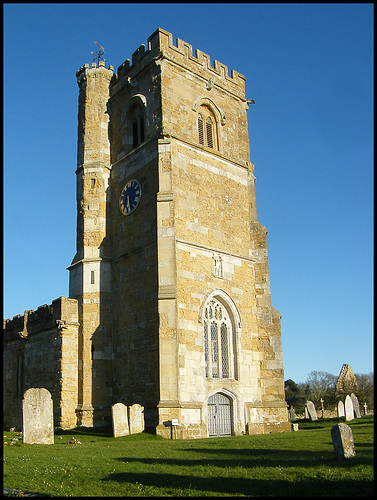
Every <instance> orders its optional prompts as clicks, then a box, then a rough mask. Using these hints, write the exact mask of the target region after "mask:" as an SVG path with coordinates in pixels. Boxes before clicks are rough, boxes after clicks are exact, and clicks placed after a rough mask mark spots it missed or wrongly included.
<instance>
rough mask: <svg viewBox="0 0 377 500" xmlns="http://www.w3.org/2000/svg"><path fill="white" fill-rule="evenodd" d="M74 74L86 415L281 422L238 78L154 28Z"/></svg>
mask: <svg viewBox="0 0 377 500" xmlns="http://www.w3.org/2000/svg"><path fill="white" fill-rule="evenodd" d="M77 78H78V84H79V113H78V120H79V123H78V164H77V170H76V175H77V252H76V255H75V257H74V259H73V261H72V264H71V266H70V267H69V270H70V298H74V299H77V301H78V304H79V323H80V327H79V341H78V351H79V365H78V367H79V368H78V369H79V394H78V402H79V403H78V407H77V410H76V413H77V418H78V424H79V425H85V426H86V425H97V424H98V423H101V422H103V421H104V419H105V418H106V416H109V415H110V408H111V405H112V404H114V403H117V402H122V403H124V404H126V405H132V404H134V403H139V404H140V405H142V406H143V407H144V416H145V425H146V428H147V429H155V430H156V432H157V433H158V434H160V435H162V436H164V437H170V436H171V423H172V420H173V419H174V420H177V421H178V426H177V427H176V430H177V437H178V438H191V437H207V436H221V435H224V436H225V435H232V434H236V435H240V434H243V433H264V432H281V431H285V430H290V424H289V422H288V419H287V409H286V404H285V400H284V374H283V361H282V347H281V333H280V314H279V313H278V311H277V310H276V309H274V308H273V307H272V305H271V296H270V284H269V270H268V257H267V242H266V235H267V230H266V229H265V228H264V227H263V226H262V225H261V224H260V223H259V222H258V220H257V212H256V201H255V177H254V174H253V168H254V166H253V165H252V163H251V162H250V151H249V138H248V126H247V109H248V104H249V102H250V101H248V100H247V99H246V97H245V78H244V77H243V76H242V75H241V74H239V73H237V72H236V71H232V73H231V75H228V69H227V67H226V66H224V65H223V64H221V63H219V62H218V61H214V65H213V66H212V65H211V62H210V58H209V56H208V55H206V54H204V53H203V52H201V51H199V50H197V51H196V54H195V55H193V51H192V47H191V45H189V44H188V43H186V42H184V41H182V40H180V39H178V40H177V44H176V45H174V43H173V39H172V35H171V34H170V33H168V32H167V31H165V30H162V29H157V30H156V31H155V32H154V33H153V34H152V35H151V36H150V37H149V39H148V46H147V48H145V46H144V45H142V46H141V47H139V49H137V50H136V51H135V52H134V54H133V55H132V60H131V61H130V60H126V61H125V62H124V63H123V64H122V65H121V66H120V67H119V68H118V71H117V74H113V71H112V67H110V69H106V68H105V66H104V63H102V62H99V65H98V67H97V65H95V64H94V65H92V68H89V66H88V65H85V66H84V67H83V68H81V69H80V70H79V71H78V72H77Z"/></svg>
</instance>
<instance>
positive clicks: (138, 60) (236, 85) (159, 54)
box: [112, 28, 246, 97]
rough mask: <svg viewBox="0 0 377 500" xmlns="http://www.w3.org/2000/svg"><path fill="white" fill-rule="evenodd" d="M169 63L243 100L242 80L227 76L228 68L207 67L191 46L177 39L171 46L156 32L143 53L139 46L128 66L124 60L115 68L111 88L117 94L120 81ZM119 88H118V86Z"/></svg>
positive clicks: (201, 54)
mask: <svg viewBox="0 0 377 500" xmlns="http://www.w3.org/2000/svg"><path fill="white" fill-rule="evenodd" d="M164 58H165V59H169V60H170V61H171V62H173V63H176V64H177V65H180V66H183V67H184V68H185V69H186V70H189V71H190V70H191V71H192V73H195V74H196V75H198V74H199V75H201V76H202V77H203V79H205V80H206V81H207V82H208V85H209V86H213V85H219V86H222V87H226V88H228V90H230V91H232V92H233V93H235V94H237V95H239V96H240V97H242V96H244V93H245V80H246V78H245V77H244V76H243V75H242V74H241V73H238V72H237V71H235V70H232V71H231V75H230V76H229V74H228V67H227V66H226V65H225V64H222V63H221V62H219V61H217V60H214V63H213V65H212V64H211V59H210V56H209V55H207V54H205V53H204V52H202V51H201V50H199V49H196V50H195V55H194V54H193V48H192V46H191V45H190V44H189V43H187V42H185V41H183V40H181V39H180V38H178V39H177V44H176V45H174V43H173V35H172V34H171V33H169V32H168V31H165V30H163V29H161V28H158V29H157V30H156V31H155V32H154V33H153V34H152V35H151V36H150V37H149V38H148V45H147V49H146V48H145V45H144V44H142V45H141V46H140V47H139V48H138V49H137V50H136V51H135V52H134V53H133V54H132V60H131V62H130V60H129V59H127V60H126V61H125V62H124V63H123V64H121V65H120V66H119V67H118V70H117V71H118V74H117V75H114V78H113V80H112V85H113V86H115V87H116V89H114V90H115V91H116V90H118V88H119V86H123V84H124V80H123V79H124V78H125V77H126V81H127V82H128V83H131V82H130V79H131V78H132V77H134V76H135V75H136V73H137V72H139V71H140V70H142V69H143V68H145V67H146V66H147V65H148V64H150V63H151V61H153V60H156V61H157V60H158V59H164ZM119 84H120V85H119Z"/></svg>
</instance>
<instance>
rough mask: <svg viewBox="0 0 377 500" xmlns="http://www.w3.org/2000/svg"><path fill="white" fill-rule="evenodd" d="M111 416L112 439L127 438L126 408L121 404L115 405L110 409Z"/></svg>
mask: <svg viewBox="0 0 377 500" xmlns="http://www.w3.org/2000/svg"><path fill="white" fill-rule="evenodd" d="M111 416H112V420H113V434H114V437H115V438H116V437H121V436H128V434H129V433H130V432H129V428H128V412H127V406H126V405H124V404H123V403H115V405H113V406H112V407H111Z"/></svg>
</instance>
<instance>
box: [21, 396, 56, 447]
mask: <svg viewBox="0 0 377 500" xmlns="http://www.w3.org/2000/svg"><path fill="white" fill-rule="evenodd" d="M22 441H23V442H24V443H26V444H54V417H53V404H52V397H51V394H50V393H49V391H48V390H47V389H43V388H40V389H35V388H33V389H28V390H27V391H26V392H25V394H24V399H23V401H22Z"/></svg>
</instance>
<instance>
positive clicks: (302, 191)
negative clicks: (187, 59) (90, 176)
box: [3, 3, 373, 382]
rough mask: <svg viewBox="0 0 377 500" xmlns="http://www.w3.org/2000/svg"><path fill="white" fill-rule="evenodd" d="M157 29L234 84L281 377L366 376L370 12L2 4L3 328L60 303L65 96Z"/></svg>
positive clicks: (68, 190)
mask: <svg viewBox="0 0 377 500" xmlns="http://www.w3.org/2000/svg"><path fill="white" fill-rule="evenodd" d="M158 27H160V28H163V29H165V30H167V31H170V32H171V33H172V34H173V39H174V41H176V39H177V38H181V39H182V40H184V41H186V42H188V43H190V44H191V45H192V46H193V49H194V50H195V49H200V50H202V51H203V52H205V53H207V54H208V55H209V56H210V57H211V61H213V60H214V59H217V60H218V61H220V62H222V63H224V64H226V65H227V66H228V70H229V72H230V71H231V70H232V69H234V70H236V71H238V72H240V73H242V74H243V75H244V76H245V77H246V79H247V80H246V97H247V98H248V99H254V100H255V104H254V105H252V106H250V110H249V111H248V122H249V123H248V125H249V134H250V146H251V161H252V163H254V165H255V171H254V173H255V175H256V177H257V184H256V190H257V210H258V219H259V221H260V222H261V223H262V224H263V225H264V226H265V227H266V228H267V229H268V231H269V232H268V252H269V263H270V280H271V293H272V303H273V305H274V306H275V307H276V308H277V309H278V310H279V311H280V313H281V314H282V323H281V325H282V340H283V359H284V377H285V379H288V378H291V379H293V380H294V381H295V382H304V381H305V380H306V378H307V376H308V374H309V373H310V372H311V371H314V370H316V371H325V372H329V373H332V374H334V375H338V374H339V372H340V369H341V367H342V364H343V363H347V364H350V365H351V366H352V368H353V371H354V372H355V373H370V372H371V371H373V330H372V324H373V285H372V278H373V253H372V252H373V216H372V213H373V4H362V3H357V4H247V3H246V4H244V3H241V4H237V3H235V4H233V3H232V4H227V3H225V4H223V3H220V4H216V3H215V4H213V3H210V4H205V3H203V4H201V3H199V4H197V3H195V4H189V3H186V4H185V3H183V4H181V3H180V4H170V3H169V4H163V3H161V4H155V3H152V4H107V3H106V4H101V3H99V4H97V3H95V4H5V5H4V70H3V71H4V172H3V178H4V304H3V308H4V311H3V313H4V318H11V317H13V316H15V315H17V314H23V312H24V310H29V309H36V308H37V307H38V306H40V305H42V304H46V303H48V304H50V303H51V302H52V300H54V299H55V298H57V297H60V296H62V295H63V296H68V271H67V270H66V268H67V266H68V265H69V264H70V263H71V260H72V258H73V256H74V254H75V248H76V247H75V245H76V242H75V238H76V192H75V191H76V179H75V169H76V145H77V98H78V87H77V83H76V77H75V73H76V71H77V70H78V69H79V68H80V67H81V66H83V65H84V64H85V63H91V59H92V55H91V52H92V51H95V50H96V46H95V44H94V43H93V42H94V41H96V42H98V43H100V44H101V45H102V46H103V47H104V48H105V59H106V66H108V65H110V64H111V65H113V66H114V70H115V71H116V69H117V68H118V66H120V65H121V64H122V62H123V61H125V60H126V59H129V58H131V56H132V53H133V52H134V51H135V50H136V49H137V48H138V47H139V46H140V45H141V44H147V38H148V36H150V35H151V34H152V33H153V32H154V31H155V30H156V28H158Z"/></svg>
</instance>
